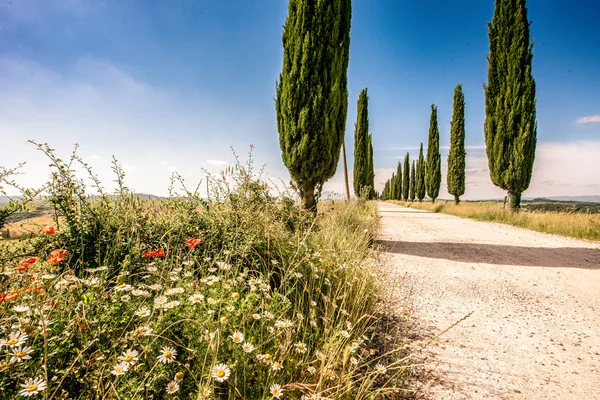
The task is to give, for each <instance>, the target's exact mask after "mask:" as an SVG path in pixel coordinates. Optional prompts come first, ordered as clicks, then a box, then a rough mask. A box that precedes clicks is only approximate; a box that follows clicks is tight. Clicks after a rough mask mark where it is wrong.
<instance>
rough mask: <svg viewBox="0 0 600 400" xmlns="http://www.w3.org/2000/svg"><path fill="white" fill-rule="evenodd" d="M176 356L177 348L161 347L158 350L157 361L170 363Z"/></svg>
mask: <svg viewBox="0 0 600 400" xmlns="http://www.w3.org/2000/svg"><path fill="white" fill-rule="evenodd" d="M176 356H177V350H175V349H174V348H172V347H167V346H165V347H163V348H162V349H161V350H160V355H159V356H158V361H159V362H161V363H163V364H170V363H172V362H173V361H175V357H176Z"/></svg>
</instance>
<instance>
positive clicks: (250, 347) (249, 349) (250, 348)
mask: <svg viewBox="0 0 600 400" xmlns="http://www.w3.org/2000/svg"><path fill="white" fill-rule="evenodd" d="M242 349H243V350H244V351H245V352H246V353H252V351H254V346H253V345H252V344H251V343H248V342H246V343H244V344H243V345H242Z"/></svg>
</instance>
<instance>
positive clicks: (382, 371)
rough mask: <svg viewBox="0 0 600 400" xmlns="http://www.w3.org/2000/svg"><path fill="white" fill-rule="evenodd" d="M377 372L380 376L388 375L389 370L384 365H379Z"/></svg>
mask: <svg viewBox="0 0 600 400" xmlns="http://www.w3.org/2000/svg"><path fill="white" fill-rule="evenodd" d="M375 372H376V373H378V374H380V375H385V374H386V373H387V368H386V367H385V365H383V364H377V365H376V366H375Z"/></svg>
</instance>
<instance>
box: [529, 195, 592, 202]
mask: <svg viewBox="0 0 600 400" xmlns="http://www.w3.org/2000/svg"><path fill="white" fill-rule="evenodd" d="M542 199H543V200H552V201H575V202H577V203H600V195H596V196H550V197H541V198H540V197H537V198H535V199H534V198H527V200H542Z"/></svg>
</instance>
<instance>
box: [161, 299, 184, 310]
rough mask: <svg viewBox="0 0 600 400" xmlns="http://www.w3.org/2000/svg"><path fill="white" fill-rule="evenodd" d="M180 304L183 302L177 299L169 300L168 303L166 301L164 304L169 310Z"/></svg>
mask: <svg viewBox="0 0 600 400" xmlns="http://www.w3.org/2000/svg"><path fill="white" fill-rule="evenodd" d="M180 304H181V303H180V302H179V301H177V300H173V301H170V302H168V303H165V304H164V305H163V308H164V309H165V310H169V309H171V308H175V307H179V305H180Z"/></svg>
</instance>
